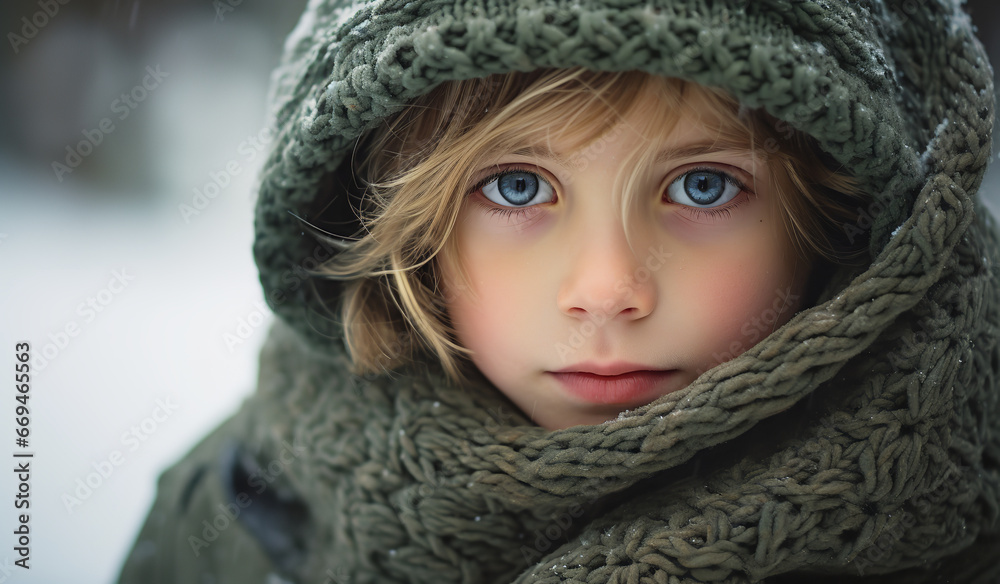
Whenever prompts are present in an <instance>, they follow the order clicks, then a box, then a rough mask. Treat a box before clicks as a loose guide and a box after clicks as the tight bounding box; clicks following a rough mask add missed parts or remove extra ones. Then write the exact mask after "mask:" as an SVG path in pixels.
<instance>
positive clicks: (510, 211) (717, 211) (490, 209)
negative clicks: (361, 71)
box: [469, 165, 755, 220]
mask: <svg viewBox="0 0 1000 584" xmlns="http://www.w3.org/2000/svg"><path fill="white" fill-rule="evenodd" d="M516 172H530V173H533V174H536V175H537V176H538V178H539V179H541V180H543V181H545V182H548V180H546V179H545V177H544V176H542V174H541V173H540V172H538V169H537V168H535V167H532V166H518V165H514V166H509V167H507V168H504V169H503V170H500V171H498V172H494V173H492V174H490V175H489V176H487V177H485V178H483V179H481V180H480V181H479V182H477V183H476V185H475V186H474V187H472V189H470V190H469V194H470V195H472V194H475V193H478V192H480V191H481V190H482V188H483V187H484V186H486V185H488V184H490V183H491V182H493V181H495V180H497V179H499V178H500V177H502V176H504V175H507V174H513V173H516ZM692 172H718V173H721V174H722V175H723V176H724V177H725V180H726V182H727V183H729V184H731V185H733V186H735V187H737V188H738V189H740V192H741V193H748V194H750V195H753V194H755V193H754V192H753V191H752V190H750V189H749V188H747V186H746V184H745V183H744V182H743V181H741V180H740V179H738V178H736V177H735V176H733V175H732V174H730V173H728V172H726V171H724V170H720V169H718V168H715V167H712V166H698V167H695V168H690V169H687V170H685V171H684V172H683V173H681V174H679V175H677V177H674V179H673V180H677V179H678V178H680V177H681V176H684V175H685V174H689V173H692ZM672 183H673V181H671V182H670V183H668V184H672ZM549 184H550V186H551V183H549ZM553 190H554V188H553ZM665 196H666V195H664V197H665ZM667 200H669V199H667ZM746 200H747V198H746V197H741V196H739V195H737V198H735V199H734V200H733V201H732V202H730V203H727V204H726V205H723V206H721V207H710V208H705V209H699V208H698V207H691V206H687V205H685V207H686V209H687V212H689V213H693V214H694V215H696V216H697V217H698V218H700V219H709V220H712V219H729V218H730V217H732V214H733V210H735V209H736V208H737V207H739V206H740V205H742V204H743V203H744V202H746ZM476 203H477V204H478V205H480V206H481V207H483V208H484V209H485V210H486V212H487V213H489V214H490V216H496V217H503V218H504V219H509V218H510V217H511V216H518V217H521V216H524V215H525V214H527V213H529V212H530V211H531V210H532V209H534V208H535V207H537V205H530V206H527V207H499V206H495V205H492V204H488V203H483V202H482V201H476ZM675 204H680V203H675Z"/></svg>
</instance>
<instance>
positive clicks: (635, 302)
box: [556, 223, 658, 321]
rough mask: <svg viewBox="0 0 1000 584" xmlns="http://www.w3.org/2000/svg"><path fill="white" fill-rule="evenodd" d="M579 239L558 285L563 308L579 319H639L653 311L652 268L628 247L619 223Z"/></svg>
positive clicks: (654, 291) (560, 307) (654, 295)
mask: <svg viewBox="0 0 1000 584" xmlns="http://www.w3.org/2000/svg"><path fill="white" fill-rule="evenodd" d="M578 242H579V245H575V246H573V247H574V248H575V252H576V253H575V255H574V256H573V257H572V258H571V259H570V260H569V262H570V264H569V271H568V272H567V274H566V276H565V277H564V278H563V281H562V282H561V285H560V287H559V292H558V296H557V299H556V303H557V305H558V307H559V310H560V311H562V312H563V313H564V314H567V315H570V316H572V317H574V318H578V319H599V320H604V319H617V320H622V321H631V320H638V319H640V318H643V317H645V316H647V315H649V314H650V313H651V312H652V311H653V309H654V308H655V306H656V283H655V280H654V278H653V275H654V274H653V270H651V269H650V268H649V267H647V265H646V264H648V263H649V262H646V261H644V260H643V259H642V258H641V257H637V255H636V253H634V252H633V251H632V249H631V248H630V247H629V245H628V240H627V239H626V238H625V231H624V228H623V227H622V226H621V224H620V223H618V224H617V227H616V228H615V229H606V230H604V231H603V232H595V231H589V232H588V233H585V234H582V236H581V237H580V238H579V239H578ZM657 267H658V266H657Z"/></svg>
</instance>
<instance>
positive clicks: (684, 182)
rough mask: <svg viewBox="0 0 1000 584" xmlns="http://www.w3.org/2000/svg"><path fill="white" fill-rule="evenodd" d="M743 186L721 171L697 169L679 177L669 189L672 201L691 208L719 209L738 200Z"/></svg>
mask: <svg viewBox="0 0 1000 584" xmlns="http://www.w3.org/2000/svg"><path fill="white" fill-rule="evenodd" d="M742 190H744V187H743V185H742V184H741V183H740V182H739V181H738V180H736V179H735V178H733V177H732V176H731V175H729V174H727V173H725V172H722V171H721V170H712V169H704V168H700V169H695V170H692V171H690V172H686V173H684V174H682V175H681V176H679V177H677V179H675V180H674V182H672V183H670V186H668V187H667V196H668V197H669V198H670V200H671V201H673V202H675V203H680V204H681V205H688V206H689V207H709V208H711V207H718V206H720V205H725V204H726V203H728V202H729V201H732V200H733V199H734V198H736V195H738V194H740V191H742Z"/></svg>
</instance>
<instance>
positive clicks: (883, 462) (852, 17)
mask: <svg viewBox="0 0 1000 584" xmlns="http://www.w3.org/2000/svg"><path fill="white" fill-rule="evenodd" d="M570 66H584V67H588V68H592V69H599V70H625V69H639V70H643V71H647V72H650V73H654V74H658V75H667V76H673V77H681V78H685V79H689V80H692V81H695V82H698V83H702V84H704V85H711V86H719V87H723V88H725V89H727V90H729V91H730V92H732V93H733V94H734V95H736V96H737V98H738V99H739V100H740V101H741V103H742V104H744V105H746V106H748V107H755V108H757V107H759V108H764V109H765V110H766V111H767V112H768V113H770V114H771V115H773V116H775V117H776V118H778V119H780V120H783V121H785V122H787V123H789V124H791V125H792V126H793V127H795V128H796V129H798V130H800V131H802V132H805V133H806V134H808V135H810V136H812V137H813V138H815V139H816V140H817V141H818V143H819V144H820V146H821V147H822V148H823V150H824V151H825V152H826V153H828V154H829V155H830V156H831V157H832V158H833V159H835V160H836V161H838V162H839V163H841V164H843V165H844V166H845V167H847V168H848V169H849V170H850V172H851V174H852V175H854V176H855V177H856V178H857V179H858V180H859V181H860V183H861V184H862V185H863V186H864V188H865V190H866V192H868V193H871V194H872V197H873V199H872V201H873V202H872V204H871V205H870V206H869V207H868V208H866V209H859V217H860V219H859V221H858V222H857V224H855V225H851V226H845V228H850V229H855V230H859V231H865V232H867V233H868V234H869V235H870V242H871V243H870V250H869V251H870V258H869V261H868V263H867V265H866V266H865V267H864V268H863V269H860V270H856V271H853V272H846V271H845V272H843V273H839V274H838V275H837V276H836V277H834V278H832V279H831V281H830V283H829V284H828V285H827V288H826V289H825V290H824V291H823V292H822V293H821V294H820V295H819V298H818V300H817V302H816V303H815V304H814V305H813V306H809V307H805V308H803V309H802V310H800V311H799V312H798V313H797V314H796V315H795V316H794V317H793V318H792V319H791V320H790V321H788V322H787V324H785V325H784V326H783V327H781V328H780V329H778V330H776V331H774V332H773V333H772V334H770V335H769V336H767V337H766V338H764V339H763V340H761V341H760V342H759V343H758V344H756V345H755V346H753V347H752V348H750V349H749V350H747V351H746V352H744V353H743V354H741V355H739V356H738V357H736V358H734V359H732V360H731V361H728V362H726V363H723V364H721V365H718V366H717V367H714V368H713V369H711V370H709V371H706V372H705V373H704V374H702V375H701V376H700V377H699V378H698V379H697V380H696V381H695V382H694V383H692V384H691V385H690V386H689V387H687V388H685V389H683V390H680V391H676V392H674V393H671V394H668V395H666V396H663V397H661V398H659V399H658V400H656V401H654V402H653V403H651V404H649V405H646V406H643V407H641V408H637V409H634V410H631V411H627V412H623V413H622V415H621V416H619V417H618V419H616V420H612V421H609V422H606V423H604V424H599V425H594V426H573V427H570V428H566V429H562V430H554V431H549V430H545V429H543V428H540V427H537V426H534V425H533V424H531V423H530V421H529V420H528V419H527V418H526V417H525V416H524V415H523V414H522V413H521V412H519V411H518V410H517V409H516V408H514V407H513V406H512V405H511V404H510V402H508V401H506V400H505V399H504V397H503V396H502V395H501V394H500V393H499V392H498V391H497V390H496V389H495V388H493V387H492V386H491V385H490V384H489V383H488V382H487V381H486V380H485V379H473V380H471V381H469V382H468V384H467V385H468V386H467V387H463V388H461V390H456V388H455V387H454V386H453V385H451V384H449V383H448V382H447V381H446V380H445V377H444V374H443V373H442V372H441V370H440V368H439V367H437V366H436V365H435V364H433V363H418V364H414V365H412V366H408V367H405V368H403V369H401V370H398V371H394V372H392V373H390V374H385V375H373V376H366V377H358V376H353V375H351V374H349V373H348V365H349V362H348V357H347V354H346V350H345V348H344V341H343V334H342V332H341V329H340V326H341V325H340V323H339V321H338V320H337V317H336V315H335V313H334V312H331V311H330V310H328V309H327V308H325V305H324V304H323V303H322V302H321V299H327V300H328V299H331V298H333V299H336V298H337V294H338V290H339V286H340V284H339V283H338V282H335V281H330V280H316V279H314V278H312V277H311V276H310V275H309V270H310V269H311V268H313V267H315V266H316V265H317V264H318V263H320V262H322V261H324V260H326V259H328V258H329V257H332V256H333V254H336V253H337V252H338V249H337V248H336V247H331V246H329V245H325V244H322V243H319V242H317V240H316V239H315V238H313V237H311V236H310V234H309V233H308V232H304V231H303V229H302V227H301V224H300V222H299V221H300V218H305V219H311V218H314V217H316V216H317V214H318V213H319V212H320V211H319V206H318V205H319V199H321V196H320V193H323V194H324V196H323V197H322V198H323V199H324V200H330V199H332V200H333V201H334V202H335V203H336V201H337V199H338V197H337V193H336V192H334V193H330V192H328V189H329V187H328V185H330V184H336V182H335V181H333V182H331V177H336V176H337V175H338V173H340V172H343V168H344V165H343V164H342V163H343V162H344V160H345V159H346V158H347V157H348V154H349V153H350V150H351V148H352V146H353V144H354V142H355V140H356V139H357V138H358V136H360V135H361V134H362V133H363V132H364V131H365V130H367V129H368V128H371V127H372V126H373V125H375V124H376V123H378V121H379V120H382V119H384V118H385V117H386V116H388V115H390V114H392V113H393V112H395V111H398V110H399V108H400V107H402V105H403V104H405V103H406V102H408V101H409V100H411V99H413V98H415V97H417V96H419V95H422V94H424V93H426V92H427V91H429V90H430V89H431V88H433V87H434V86H435V85H436V84H438V83H440V82H442V81H445V80H450V79H467V78H471V77H478V76H483V75H487V74H490V73H502V72H507V71H511V70H522V71H524V70H531V69H534V68H538V67H570ZM271 103H272V106H273V109H272V114H273V117H274V125H275V128H276V131H277V138H276V140H275V141H274V142H273V150H272V151H271V154H270V157H269V159H268V161H267V163H266V165H265V168H264V170H263V172H262V175H261V182H260V193H259V201H258V206H257V215H256V231H257V236H256V241H255V246H254V252H255V256H256V260H257V263H258V266H259V267H260V273H261V282H262V285H263V287H264V292H265V297H266V298H267V300H268V303H269V304H270V305H271V307H272V308H273V310H274V311H275V313H276V315H277V316H278V319H277V321H276V324H275V326H274V327H273V329H272V330H271V331H270V335H269V338H268V340H267V342H266V344H265V347H264V349H263V351H262V354H261V360H260V376H259V384H258V388H257V391H256V393H255V394H254V395H253V396H252V397H250V398H249V399H248V400H247V401H246V403H245V404H243V406H242V407H241V409H240V410H239V411H238V412H236V413H235V414H234V415H233V417H232V418H230V419H229V420H228V421H226V422H225V423H224V424H223V425H222V426H220V427H219V428H218V429H217V430H216V431H214V432H213V433H212V434H211V435H210V436H209V437H207V438H206V439H205V440H204V441H203V442H201V443H200V444H199V445H197V446H196V447H195V448H194V449H193V450H192V451H191V452H190V453H189V454H188V455H187V456H185V457H184V458H183V459H182V460H181V461H179V462H178V463H177V464H176V465H175V466H173V467H172V468H170V469H169V470H167V471H166V472H165V473H164V474H163V475H162V477H161V478H160V481H159V487H158V494H157V496H156V500H155V502H154V504H153V508H152V510H151V512H150V514H149V517H148V519H147V521H146V524H145V526H144V527H143V528H142V531H141V533H140V534H139V535H138V537H137V539H136V543H135V547H134V548H133V550H132V552H131V554H130V555H129V557H128V559H127V561H126V563H125V565H124V566H123V569H122V572H121V576H120V580H119V581H120V582H121V583H122V584H151V583H168V582H169V583H174V582H178V583H179V582H184V583H193V582H214V583H217V584H224V583H230V582H232V583H237V582H238V583H240V584H245V583H248V582H268V583H272V584H274V583H278V582H303V583H338V584H346V583H352V584H353V583H359V584H360V583H374V582H421V583H424V582H426V583H435V584H436V583H441V582H463V583H486V582H497V583H499V582H521V583H528V582H531V583H541V582H546V583H554V582H588V583H597V582H622V583H624V582H629V583H638V582H670V583H677V584H679V583H694V582H725V583H732V584H736V583H741V584H742V583H750V582H768V583H783V582H802V581H807V580H808V581H813V582H859V583H860V582H908V583H912V582H939V581H948V582H953V583H972V582H996V581H1000V559H998V558H1000V553H998V552H1000V524H998V513H1000V443H998V441H1000V403H998V396H1000V387H998V384H1000V347H998V343H997V340H998V333H1000V287H998V285H1000V281H998V276H1000V272H998V266H1000V246H998V240H997V235H996V229H995V226H994V224H993V221H992V218H991V217H990V215H989V214H988V212H986V211H984V209H983V207H982V205H981V202H980V201H979V198H978V194H977V191H978V189H979V186H980V183H981V180H982V176H983V173H984V172H985V169H986V166H987V163H988V161H989V159H990V135H991V134H990V133H991V128H992V125H993V118H994V104H993V87H992V82H991V70H990V66H989V64H988V63H987V61H986V59H985V56H984V52H983V50H982V47H981V46H980V45H979V43H978V41H977V40H976V39H975V36H974V34H973V31H972V27H971V24H970V22H969V19H968V18H967V16H966V15H965V14H964V13H963V12H962V9H961V7H960V5H959V3H957V2H953V1H950V0H906V1H890V0H885V1H883V0H866V1H864V2H854V1H852V2H846V1H838V0H754V1H753V2H746V1H745V0H725V1H723V0H720V1H718V2H704V0H655V1H638V0H613V1H612V0H606V1H597V0H584V1H578V2H566V1H562V0H530V1H529V0H518V1H517V2H514V1H512V2H479V1H476V0H458V1H454V2H439V1H437V0H408V1H406V2H403V1H398V2H397V1H393V0H381V1H373V2H367V3H353V4H352V3H343V2H336V1H324V0H315V1H312V2H310V4H309V7H308V8H307V10H306V13H305V14H304V15H303V17H302V20H301V22H300V23H299V25H298V27H297V28H296V29H295V31H294V32H293V33H292V35H291V37H290V38H289V40H288V42H287V44H286V47H285V56H284V59H283V61H282V64H281V65H280V67H279V68H278V70H277V71H276V73H275V77H274V82H273V92H272V97H271ZM329 195H332V197H330V196H329ZM341 198H343V197H341ZM334 206H335V205H334Z"/></svg>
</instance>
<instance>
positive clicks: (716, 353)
mask: <svg viewBox="0 0 1000 584" xmlns="http://www.w3.org/2000/svg"><path fill="white" fill-rule="evenodd" d="M792 257H793V256H792V255H791V251H790V246H787V245H785V244H784V242H782V241H776V240H775V238H774V236H773V234H771V233H760V234H759V236H758V237H747V238H743V239H742V240H741V241H740V243H739V245H726V246H722V247H720V248H717V249H715V250H706V249H704V248H702V249H700V250H697V251H691V252H690V254H689V255H688V256H687V258H686V259H687V261H685V262H684V269H683V271H681V272H680V273H684V274H685V276H684V278H683V279H682V283H680V284H678V285H676V286H673V287H672V288H673V289H674V293H673V294H674V295H676V296H677V298H672V299H671V300H670V303H671V304H672V305H673V306H674V307H675V310H676V311H677V312H676V314H681V315H683V316H682V318H683V319H684V328H683V329H682V330H686V331H690V337H689V338H690V345H689V349H690V350H691V351H692V352H693V355H692V356H694V357H695V359H697V360H698V361H699V362H700V368H701V369H702V370H706V369H709V368H711V367H712V366H714V365H717V364H719V363H720V362H722V361H724V360H727V359H728V358H729V357H727V355H728V356H731V357H735V356H737V355H739V354H740V353H742V352H743V351H745V350H747V349H749V348H750V347H752V346H753V345H755V344H756V343H757V342H758V341H760V340H761V339H762V338H764V337H765V336H767V335H768V334H770V333H771V331H772V330H774V329H777V328H778V327H780V326H781V325H782V324H784V322H785V321H787V320H788V318H790V317H791V315H792V314H794V312H795V310H796V309H797V308H798V307H797V306H794V305H788V304H787V303H786V299H787V298H791V299H792V300H795V298H796V295H798V294H799V293H800V292H801V284H800V283H799V282H800V281H802V278H799V277H798V275H797V274H796V267H795V262H794V259H792ZM668 285H669V284H668ZM790 295H791V296H790ZM678 300H679V301H680V302H678Z"/></svg>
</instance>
